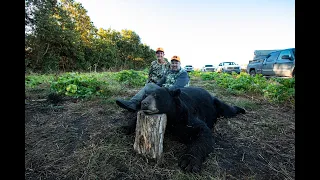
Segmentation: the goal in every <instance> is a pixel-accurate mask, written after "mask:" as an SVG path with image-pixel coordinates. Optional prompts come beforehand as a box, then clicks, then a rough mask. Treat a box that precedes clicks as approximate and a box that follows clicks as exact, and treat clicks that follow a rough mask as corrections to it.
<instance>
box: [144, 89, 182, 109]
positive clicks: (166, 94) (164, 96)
mask: <svg viewBox="0 0 320 180" xmlns="http://www.w3.org/2000/svg"><path fill="white" fill-rule="evenodd" d="M180 93H181V90H180V89H176V90H169V89H167V88H165V87H161V88H157V89H155V90H151V91H147V92H146V93H145V96H144V98H143V100H142V101H141V110H142V111H143V112H144V113H146V114H149V115H150V114H163V113H166V114H168V113H169V114H174V113H175V112H176V108H177V107H178V106H179V102H180V99H179V96H180Z"/></svg>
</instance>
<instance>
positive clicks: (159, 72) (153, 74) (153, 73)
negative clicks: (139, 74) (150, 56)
mask: <svg viewBox="0 0 320 180" xmlns="http://www.w3.org/2000/svg"><path fill="white" fill-rule="evenodd" d="M165 62H166V64H159V63H158V60H155V61H152V62H151V66H150V70H149V75H148V80H147V83H150V82H153V83H156V82H158V81H159V80H160V79H161V78H162V77H163V75H164V74H165V73H166V72H167V71H168V70H169V69H170V63H169V62H168V61H167V60H165Z"/></svg>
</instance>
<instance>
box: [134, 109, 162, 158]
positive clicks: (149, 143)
mask: <svg viewBox="0 0 320 180" xmlns="http://www.w3.org/2000/svg"><path fill="white" fill-rule="evenodd" d="M166 125H167V116H166V114H153V115H146V114H145V113H144V112H143V111H138V114H137V124H136V136H135V141H134V145H133V148H134V150H135V151H136V152H138V153H139V154H141V155H143V156H145V157H147V158H148V159H152V160H155V161H156V162H160V161H161V158H162V152H163V138H164V133H165V128H166Z"/></svg>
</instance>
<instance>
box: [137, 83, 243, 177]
mask: <svg viewBox="0 0 320 180" xmlns="http://www.w3.org/2000/svg"><path fill="white" fill-rule="evenodd" d="M141 110H142V111H144V113H146V114H162V113H165V114H166V115H167V126H166V132H170V133H172V134H173V135H175V136H177V137H178V138H179V139H180V140H181V141H182V142H183V143H185V144H186V145H187V152H185V154H184V155H183V156H182V157H181V159H180V162H179V166H180V167H181V168H182V169H183V170H185V171H187V172H199V171H200V170H201V165H202V163H203V161H204V160H205V158H206V157H207V156H208V155H209V153H211V152H212V151H213V148H214V147H213V146H214V138H213V135H212V130H211V129H212V128H213V126H214V124H215V123H216V121H217V118H218V117H233V116H236V115H237V114H239V113H245V110H244V109H242V108H240V107H237V106H230V105H228V104H226V103H224V102H222V101H220V100H219V99H217V98H215V97H213V96H212V95H211V94H210V93H209V92H208V91H206V90H205V89H202V88H198V87H186V88H180V89H176V90H168V89H167V88H158V89H156V90H153V91H150V92H147V93H146V95H145V98H144V100H143V101H142V102H141Z"/></svg>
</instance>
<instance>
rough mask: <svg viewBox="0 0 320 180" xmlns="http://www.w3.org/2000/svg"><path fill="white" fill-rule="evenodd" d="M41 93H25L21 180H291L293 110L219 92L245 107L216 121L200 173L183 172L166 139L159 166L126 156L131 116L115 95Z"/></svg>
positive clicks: (175, 148)
mask: <svg viewBox="0 0 320 180" xmlns="http://www.w3.org/2000/svg"><path fill="white" fill-rule="evenodd" d="M211 92H212V93H215V91H211ZM134 93H135V91H132V92H130V93H129V94H127V96H128V97H129V96H131V95H133V94H134ZM47 95H48V94H47V92H46V90H45V89H41V88H38V89H35V90H29V91H27V93H26V105H25V179H33V180H34V179H115V180H118V179H148V180H151V179H181V180H182V179H295V111H294V108H293V107H290V106H284V105H274V104H270V103H267V102H265V101H261V100H255V99H254V98H251V99H250V97H248V96H242V97H239V96H228V97H224V96H223V95H221V94H219V97H221V98H222V99H225V100H226V101H227V102H235V101H245V102H251V103H252V105H251V106H249V105H248V107H247V108H246V110H247V113H246V114H243V115H242V114H241V115H239V116H237V117H235V118H221V119H219V120H218V123H217V125H216V127H215V128H214V130H213V135H214V136H215V139H216V145H215V151H214V152H213V153H211V154H210V156H209V157H208V158H207V160H206V161H205V163H204V164H203V167H202V171H201V173H200V174H185V173H184V172H183V171H181V170H180V169H179V167H178V160H179V157H180V155H181V154H182V153H183V150H184V149H185V146H184V145H183V144H180V143H179V142H177V141H175V139H174V138H173V137H169V136H168V137H166V136H165V140H164V158H163V162H161V163H160V164H157V163H155V162H152V161H148V160H147V159H145V158H144V157H142V156H140V155H138V154H136V153H135V152H134V151H133V143H134V134H133V135H125V134H124V133H123V131H122V128H121V126H123V125H126V124H127V123H128V121H129V120H130V119H132V118H133V117H134V115H133V114H132V113H129V112H127V111H126V110H123V109H121V108H119V107H117V105H116V104H115V102H114V98H116V97H113V98H111V99H107V100H104V99H99V98H95V99H90V100H79V99H72V98H63V99H62V101H60V102H59V103H57V104H55V103H52V102H50V101H48V99H47V98H48V96H47Z"/></svg>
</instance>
